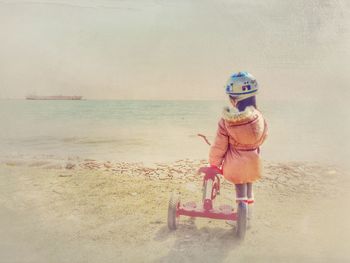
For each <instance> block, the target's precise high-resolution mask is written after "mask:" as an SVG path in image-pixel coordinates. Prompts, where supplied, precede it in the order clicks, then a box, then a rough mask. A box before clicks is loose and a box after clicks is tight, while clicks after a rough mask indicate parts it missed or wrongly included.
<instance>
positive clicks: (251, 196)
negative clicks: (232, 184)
mask: <svg viewBox="0 0 350 263" xmlns="http://www.w3.org/2000/svg"><path fill="white" fill-rule="evenodd" d="M247 198H248V203H249V201H252V203H254V194H253V184H252V183H247Z"/></svg>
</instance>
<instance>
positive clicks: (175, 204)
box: [168, 193, 180, 230]
mask: <svg viewBox="0 0 350 263" xmlns="http://www.w3.org/2000/svg"><path fill="white" fill-rule="evenodd" d="M179 206H180V197H179V196H178V195H177V194H175V193H172V194H171V196H170V199H169V206H168V228H169V229H170V230H176V228H177V225H178V221H179V217H178V216H177V215H176V211H177V209H178V208H179Z"/></svg>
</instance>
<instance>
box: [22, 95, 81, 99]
mask: <svg viewBox="0 0 350 263" xmlns="http://www.w3.org/2000/svg"><path fill="white" fill-rule="evenodd" d="M82 98H83V96H61V95H58V96H36V95H29V96H26V99H27V100H81V99H82Z"/></svg>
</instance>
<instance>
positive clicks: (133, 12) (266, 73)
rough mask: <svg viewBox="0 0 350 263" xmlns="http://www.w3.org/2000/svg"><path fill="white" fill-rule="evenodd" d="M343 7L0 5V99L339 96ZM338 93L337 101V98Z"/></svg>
mask: <svg viewBox="0 0 350 263" xmlns="http://www.w3.org/2000/svg"><path fill="white" fill-rule="evenodd" d="M349 26H350V1H347V0H329V1H327V0H308V1H305V0H285V1H281V0H265V1H252V0H234V1H233V0H232V1H229V0H215V1H213V0H201V1H199V0H176V1H174V0H173V1H170V0H153V1H151V0H133V1H132V0H124V1H122V0H120V1H118V0H115V1H112V0H110V1H107V0H101V1H97V0H52V1H49V0H22V1H20V0H7V1H5V0H0V33H1V35H0V98H24V96H26V95H29V94H37V95H56V94H62V95H82V96H84V97H85V98H87V99H221V98H222V96H223V93H224V88H223V86H224V84H225V82H226V79H227V78H228V76H229V75H230V74H231V73H232V72H234V71H239V70H246V71H250V72H251V73H252V74H253V75H255V76H256V77H257V79H258V82H259V84H260V88H261V92H260V94H261V95H260V96H262V97H264V98H277V97H278V98H283V99H288V98H293V99H294V98H306V99H307V98H312V97H314V98H324V99H329V98H337V99H338V98H344V96H348V95H349V91H348V87H347V86H348V83H349V81H350V74H349V71H350V52H349V46H350V37H349V36H350V27H349ZM339 94H341V95H342V96H339Z"/></svg>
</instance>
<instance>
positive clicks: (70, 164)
mask: <svg viewBox="0 0 350 263" xmlns="http://www.w3.org/2000/svg"><path fill="white" fill-rule="evenodd" d="M74 167H75V164H74V163H67V164H66V169H69V170H70V169H73V168H74Z"/></svg>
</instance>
